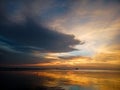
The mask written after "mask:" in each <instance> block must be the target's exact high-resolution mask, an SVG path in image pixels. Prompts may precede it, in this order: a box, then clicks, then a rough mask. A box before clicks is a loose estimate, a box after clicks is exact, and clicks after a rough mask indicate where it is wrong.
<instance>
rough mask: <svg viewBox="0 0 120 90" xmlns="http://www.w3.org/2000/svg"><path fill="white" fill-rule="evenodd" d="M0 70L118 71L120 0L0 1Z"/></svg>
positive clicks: (119, 54)
mask: <svg viewBox="0 0 120 90" xmlns="http://www.w3.org/2000/svg"><path fill="white" fill-rule="evenodd" d="M0 66H21V67H23V66H28V67H29V66H33V67H34V66H37V67H61V68H62V67H80V68H96V69H97V68H102V69H105V68H109V69H114V68H115V69H118V68H119V69H120V1H119V0H1V1H0Z"/></svg>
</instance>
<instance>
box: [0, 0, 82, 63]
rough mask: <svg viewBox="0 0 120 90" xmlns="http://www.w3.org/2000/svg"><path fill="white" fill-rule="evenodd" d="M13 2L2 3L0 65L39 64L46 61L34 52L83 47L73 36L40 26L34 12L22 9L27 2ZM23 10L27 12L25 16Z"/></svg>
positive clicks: (0, 8)
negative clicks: (76, 46)
mask: <svg viewBox="0 0 120 90" xmlns="http://www.w3.org/2000/svg"><path fill="white" fill-rule="evenodd" d="M13 1H14V0H13ZM13 1H11V2H10V1H8V0H4V1H2V2H1V3H0V64H25V63H38V62H40V61H41V60H44V61H45V59H44V58H40V57H39V58H38V57H35V56H34V55H32V51H40V52H44V53H47V52H69V51H72V50H75V49H74V48H73V46H74V45H77V44H80V41H79V40H76V39H74V36H73V35H68V34H64V33H60V32H57V31H53V30H50V29H48V28H45V25H43V24H42V25H40V24H38V22H36V18H35V16H36V15H33V14H34V13H35V12H32V11H34V10H33V9H30V10H28V9H26V8H25V7H24V8H22V6H25V5H26V4H25V3H26V2H25V3H23V2H13ZM38 1H39V0H38ZM24 4H25V5H24ZM21 5H22V6H21ZM48 6H49V5H48ZM30 7H31V6H30ZM24 9H26V10H27V12H23V11H24ZM30 12H31V13H30ZM35 14H36V13H35ZM40 15H41V14H40ZM41 17H42V16H40V17H39V18H38V19H40V18H41ZM18 22H20V23H18ZM39 22H40V23H42V22H41V21H39Z"/></svg>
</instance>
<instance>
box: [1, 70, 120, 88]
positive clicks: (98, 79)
mask: <svg viewBox="0 0 120 90" xmlns="http://www.w3.org/2000/svg"><path fill="white" fill-rule="evenodd" d="M2 73H4V74H3V76H2V79H1V80H2V81H4V82H7V83H6V84H11V83H8V82H11V81H13V82H14V83H15V84H16V82H17V83H18V82H23V83H22V84H23V86H20V87H26V86H27V85H28V87H27V88H29V89H27V90H120V76H119V74H120V73H119V72H112V71H109V72H107V71H100V72H98V71H79V70H78V71H70V70H66V71H65V70H63V71H62V70H61V71H60V70H49V71H47V70H44V71H13V72H2ZM5 75H9V76H5ZM6 77H7V78H8V77H9V78H11V79H6ZM12 78H14V79H12ZM7 80H8V81H7ZM10 80H11V81H10ZM14 83H13V84H14ZM18 84H19V83H18ZM4 86H5V85H4ZM6 86H7V85H6ZM9 87H10V88H11V85H10V86H9ZM0 89H1V87H0ZM3 90H5V89H3ZM22 90H23V89H22ZM24 90H25V89H24Z"/></svg>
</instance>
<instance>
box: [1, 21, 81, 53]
mask: <svg viewBox="0 0 120 90" xmlns="http://www.w3.org/2000/svg"><path fill="white" fill-rule="evenodd" d="M0 35H1V36H3V37H5V38H7V39H9V40H11V41H12V42H14V43H16V44H17V45H20V46H23V47H26V46H29V47H36V48H41V49H42V50H44V51H50V52H67V51H72V50H74V49H73V48H72V46H74V45H76V44H79V41H78V40H75V39H74V36H73V35H67V34H63V33H60V32H57V31H52V30H49V29H47V28H44V27H42V26H40V25H39V26H38V25H37V24H36V23H35V22H34V21H32V20H28V21H27V23H25V24H24V25H18V24H16V25H15V24H12V25H5V26H4V25H2V26H1V29H0Z"/></svg>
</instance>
